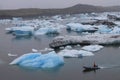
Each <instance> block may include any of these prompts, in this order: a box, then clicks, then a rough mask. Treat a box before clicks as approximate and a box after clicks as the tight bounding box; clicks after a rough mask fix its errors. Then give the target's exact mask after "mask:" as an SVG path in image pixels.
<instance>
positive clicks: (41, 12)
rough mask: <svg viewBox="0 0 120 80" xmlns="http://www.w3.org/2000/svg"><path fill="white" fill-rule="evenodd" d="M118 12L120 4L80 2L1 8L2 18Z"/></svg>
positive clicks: (0, 14) (0, 15) (0, 16)
mask: <svg viewBox="0 0 120 80" xmlns="http://www.w3.org/2000/svg"><path fill="white" fill-rule="evenodd" d="M111 11H114V12H117V11H120V6H112V7H101V6H92V5H83V4H78V5H75V6H72V7H68V8H63V9H38V8H28V9H16V10H0V18H9V17H32V16H51V15H56V14H78V13H91V12H111Z"/></svg>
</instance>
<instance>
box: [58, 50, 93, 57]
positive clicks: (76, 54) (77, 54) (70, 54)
mask: <svg viewBox="0 0 120 80" xmlns="http://www.w3.org/2000/svg"><path fill="white" fill-rule="evenodd" d="M58 55H60V56H63V57H80V56H93V55H94V54H93V53H92V52H89V51H84V50H74V49H73V50H68V49H64V50H62V51H60V52H59V53H58Z"/></svg>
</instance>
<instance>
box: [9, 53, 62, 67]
mask: <svg viewBox="0 0 120 80" xmlns="http://www.w3.org/2000/svg"><path fill="white" fill-rule="evenodd" d="M62 64H64V60H63V57H61V56H59V55H57V54H56V53H55V52H54V51H52V52H49V53H48V54H41V53H28V54H24V55H22V56H20V57H18V58H17V59H15V60H13V61H12V62H11V63H10V65H18V66H21V67H28V68H41V69H45V68H54V67H57V66H60V65H62Z"/></svg>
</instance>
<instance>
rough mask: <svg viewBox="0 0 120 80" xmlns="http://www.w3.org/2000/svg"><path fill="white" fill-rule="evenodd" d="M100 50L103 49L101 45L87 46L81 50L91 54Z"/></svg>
mask: <svg viewBox="0 0 120 80" xmlns="http://www.w3.org/2000/svg"><path fill="white" fill-rule="evenodd" d="M102 48H103V46H101V45H89V46H84V47H82V49H83V50H86V51H92V52H94V51H98V50H100V49H102Z"/></svg>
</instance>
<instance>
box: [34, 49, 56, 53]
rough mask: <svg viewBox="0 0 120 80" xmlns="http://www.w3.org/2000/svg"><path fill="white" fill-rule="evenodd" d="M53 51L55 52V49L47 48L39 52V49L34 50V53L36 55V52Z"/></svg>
mask: <svg viewBox="0 0 120 80" xmlns="http://www.w3.org/2000/svg"><path fill="white" fill-rule="evenodd" d="M51 51H54V49H52V48H45V49H43V50H37V49H34V48H33V49H32V52H34V53H36V52H51Z"/></svg>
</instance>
